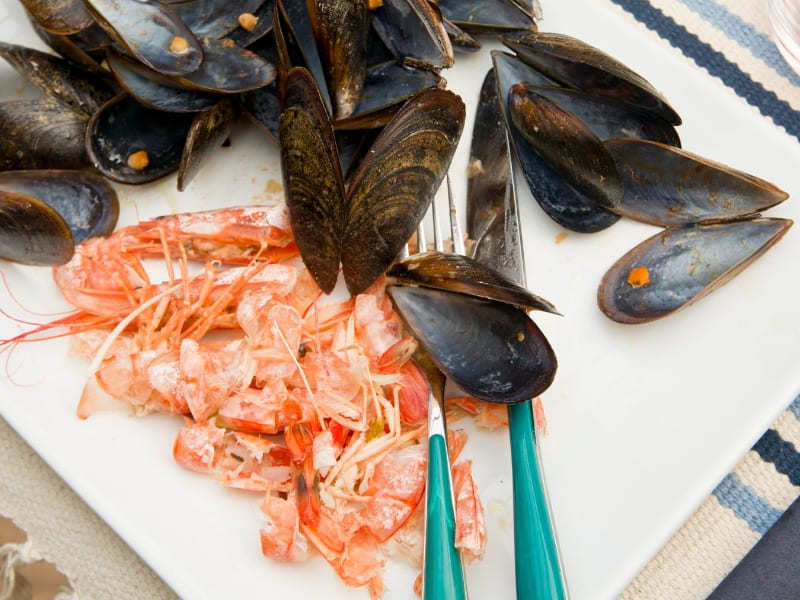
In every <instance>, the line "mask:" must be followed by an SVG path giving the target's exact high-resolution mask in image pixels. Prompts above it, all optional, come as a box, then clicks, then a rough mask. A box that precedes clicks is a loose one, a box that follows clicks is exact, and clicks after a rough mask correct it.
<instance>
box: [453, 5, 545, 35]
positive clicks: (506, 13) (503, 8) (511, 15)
mask: <svg viewBox="0 0 800 600" xmlns="http://www.w3.org/2000/svg"><path fill="white" fill-rule="evenodd" d="M437 4H438V5H439V9H440V10H441V11H442V15H443V16H444V17H446V18H447V19H448V20H450V21H452V22H453V23H455V24H456V25H458V26H459V27H461V28H462V29H463V30H465V31H467V32H470V33H474V34H476V35H477V34H482V33H492V32H504V31H519V30H526V29H527V30H536V23H534V21H533V19H532V18H531V15H530V14H526V13H525V12H524V11H523V10H522V9H520V8H519V7H518V6H516V5H515V4H513V3H512V2H509V0H481V1H480V2H464V0H438V2H437Z"/></svg>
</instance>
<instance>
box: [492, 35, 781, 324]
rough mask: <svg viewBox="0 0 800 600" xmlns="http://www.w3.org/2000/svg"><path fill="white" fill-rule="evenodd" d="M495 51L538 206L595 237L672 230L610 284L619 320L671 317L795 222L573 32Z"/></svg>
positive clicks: (514, 137)
mask: <svg viewBox="0 0 800 600" xmlns="http://www.w3.org/2000/svg"><path fill="white" fill-rule="evenodd" d="M503 43H504V45H505V46H506V47H507V48H508V49H510V50H511V51H512V52H504V51H499V50H498V51H493V52H492V59H493V70H494V74H495V78H496V81H497V90H498V97H499V98H501V99H503V101H501V102H500V105H501V106H500V111H501V112H502V116H503V119H504V121H505V123H506V127H507V131H508V136H507V137H508V138H509V139H510V142H509V143H510V144H511V146H512V147H513V150H514V154H515V156H516V157H517V159H518V161H519V164H520V166H521V168H522V172H523V174H524V178H525V180H526V182H527V184H528V186H529V188H530V191H531V193H532V195H533V197H534V199H535V200H536V201H537V202H538V204H539V206H540V207H541V208H542V210H543V211H544V212H545V213H546V214H547V215H548V216H549V217H550V218H552V219H553V220H554V221H555V222H556V223H558V224H559V225H561V226H562V227H564V228H566V229H569V230H571V231H575V232H580V233H594V232H598V231H601V230H603V229H606V228H608V227H610V226H612V225H613V224H614V223H616V222H617V221H618V220H619V219H620V218H621V217H627V218H630V219H634V220H637V221H641V222H644V223H649V224H651V225H656V226H660V227H662V228H663V231H661V232H660V233H658V234H656V235H655V236H653V237H651V238H650V239H648V240H646V241H644V242H642V243H641V244H639V245H637V246H636V247H635V248H633V249H632V250H630V251H629V252H628V253H626V254H625V255H624V256H623V257H621V258H620V259H619V260H618V261H616V262H615V263H614V264H613V265H612V267H611V268H610V269H609V270H608V271H607V272H606V274H605V275H604V276H603V278H602V280H601V282H600V285H599V289H598V293H597V301H598V305H599V307H600V309H601V310H602V312H603V313H604V314H605V315H607V316H608V317H609V318H611V319H613V320H614V321H617V322H620V323H643V322H648V321H652V320H654V319H658V318H661V317H664V316H666V315H669V314H671V313H673V312H675V311H676V310H678V309H680V308H682V307H685V306H687V305H689V304H691V303H692V302H694V301H696V300H698V299H699V298H701V297H703V296H705V295H706V294H708V293H709V292H710V291H712V290H714V289H715V288H717V287H719V286H720V285H722V284H723V283H725V282H726V281H728V280H729V279H730V278H731V277H733V276H734V275H736V274H737V273H739V272H740V271H741V270H742V269H744V268H745V267H746V266H747V265H749V264H750V263H751V262H752V261H753V260H755V259H756V258H757V257H759V256H761V255H762V254H763V253H764V252H765V251H766V250H768V249H769V248H771V247H772V246H773V245H774V244H775V243H776V242H777V241H778V240H780V239H781V237H782V236H783V235H784V234H785V233H786V232H787V231H788V229H789V228H790V227H791V225H792V221H790V220H788V219H781V218H762V217H761V216H760V213H761V212H762V211H764V210H767V209H769V208H771V207H773V206H775V205H777V204H779V203H780V202H782V201H784V200H785V199H786V198H788V194H786V193H785V192H784V191H782V190H780V189H779V188H777V187H776V186H775V185H773V184H771V183H769V182H767V181H764V180H763V179H760V178H758V177H756V176H754V175H751V174H748V173H744V172H742V171H739V170H736V169H733V168H731V167H728V166H726V165H723V164H720V163H718V162H715V161H712V160H709V159H707V158H704V157H702V156H699V155H697V154H693V153H691V152H688V151H686V150H683V149H681V143H680V138H679V136H678V133H677V131H676V127H677V126H679V125H680V124H681V118H680V116H679V115H678V113H677V112H676V111H675V110H674V109H673V108H672V107H671V106H670V105H669V103H668V102H667V101H666V100H665V99H664V97H663V96H662V95H661V94H659V93H658V91H657V90H656V89H655V88H654V87H653V86H652V85H651V84H650V83H649V82H648V81H647V80H646V79H645V78H644V77H642V76H641V75H640V74H638V73H636V72H634V71H633V70H631V69H630V68H629V67H627V66H626V65H624V64H622V63H621V62H619V61H618V60H616V59H615V58H613V57H611V56H609V55H608V54H606V53H605V52H603V51H602V50H600V49H598V48H595V47H593V46H590V45H588V44H586V43H585V42H582V41H580V40H578V39H575V38H572V37H570V36H566V35H562V34H556V33H545V32H538V31H537V32H524V33H519V32H515V33H509V34H507V35H505V36H504V37H503Z"/></svg>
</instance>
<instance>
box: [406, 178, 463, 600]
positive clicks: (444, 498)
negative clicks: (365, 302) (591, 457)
mask: <svg viewBox="0 0 800 600" xmlns="http://www.w3.org/2000/svg"><path fill="white" fill-rule="evenodd" d="M447 187H448V191H449V190H450V179H449V176H448V179H447ZM448 198H449V204H450V227H451V236H450V237H451V238H452V241H453V244H454V247H455V248H459V247H460V249H461V250H460V252H461V253H463V251H464V248H463V246H464V242H463V238H462V237H461V234H460V230H459V226H458V220H457V219H456V213H455V206H454V203H453V197H452V194H448ZM428 212H429V213H430V214H431V217H432V225H433V240H434V248H435V249H436V250H438V251H439V252H443V251H444V239H443V237H442V234H441V224H440V220H439V215H438V212H437V210H436V197H435V196H434V199H433V200H432V201H431V206H430V208H429V209H428ZM425 238H426V236H425V229H424V226H423V225H422V224H420V226H419V227H418V228H417V249H418V252H424V251H425V249H426V247H427V243H426V239H425ZM459 244H460V246H459ZM456 251H458V250H456ZM403 254H404V255H406V256H407V255H408V248H407V247H406V249H405V250H404V252H403ZM414 359H415V360H416V362H417V364H418V365H419V366H420V368H422V370H423V371H424V372H425V375H426V376H427V380H428V471H427V479H426V485H425V548H424V555H423V571H422V597H423V600H444V599H448V600H462V599H466V598H467V591H466V582H465V579H464V567H463V564H462V561H461V555H460V553H459V552H458V550H457V549H456V547H455V496H454V493H453V477H452V472H451V469H450V456H449V453H448V450H447V425H446V422H445V412H444V387H445V376H444V374H443V373H442V372H441V371H440V370H439V368H438V367H437V366H436V365H435V364H433V361H432V360H431V359H430V357H429V356H428V355H427V353H426V352H425V351H424V350H422V349H421V348H420V349H418V350H417V352H415V354H414Z"/></svg>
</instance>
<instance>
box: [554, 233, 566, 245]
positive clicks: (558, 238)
mask: <svg viewBox="0 0 800 600" xmlns="http://www.w3.org/2000/svg"><path fill="white" fill-rule="evenodd" d="M568 235H569V233H568V232H566V231H562V232H561V233H559V234H558V235H557V236H556V240H555V242H556V244H560V243H561V242H563V241H564V240H565V239H567V236H568Z"/></svg>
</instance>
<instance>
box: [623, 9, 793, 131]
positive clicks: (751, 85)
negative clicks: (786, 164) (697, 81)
mask: <svg viewBox="0 0 800 600" xmlns="http://www.w3.org/2000/svg"><path fill="white" fill-rule="evenodd" d="M612 1H613V2H614V3H615V4H618V5H619V6H621V7H622V8H623V9H625V10H626V11H628V12H629V13H631V14H632V15H633V16H634V17H635V18H636V20H638V21H639V22H641V23H643V24H644V25H646V26H647V27H648V28H650V29H652V30H653V31H655V32H656V33H657V34H658V35H660V36H661V37H662V38H664V39H665V40H667V41H668V42H669V43H670V44H672V45H673V46H674V47H676V48H679V49H680V50H681V51H682V52H683V53H684V54H685V55H686V56H687V57H689V58H691V59H693V60H694V62H695V63H696V64H697V65H698V66H700V67H703V68H705V69H706V70H707V71H708V72H709V73H710V74H711V75H713V76H715V77H718V78H719V79H721V80H722V82H723V83H725V85H727V86H728V87H729V88H731V89H733V90H734V91H735V92H736V93H737V94H738V95H740V96H741V97H742V98H744V99H745V100H747V101H748V102H749V103H750V104H752V105H753V106H755V107H756V108H758V110H760V111H761V114H762V115H764V116H766V117H770V118H772V120H773V121H774V122H775V124H776V125H779V126H781V127H783V128H785V129H786V131H787V132H788V133H789V134H790V135H793V136H794V137H796V138H797V139H798V140H800V113H798V112H797V111H795V110H794V109H792V107H791V106H790V105H789V104H788V103H787V102H785V101H783V100H781V99H780V98H778V97H777V96H776V95H775V94H774V93H773V92H770V91H769V90H766V89H764V87H763V86H762V85H761V84H760V83H758V82H757V81H753V80H752V79H751V78H750V77H749V76H748V75H747V74H746V73H744V72H743V71H742V70H741V69H739V67H737V66H736V65H735V64H734V63H732V62H730V61H729V60H728V59H727V58H725V56H724V55H723V54H722V53H720V52H718V51H717V50H714V48H712V47H711V46H709V45H708V44H707V43H705V42H703V41H701V40H700V39H699V38H698V37H697V36H696V35H694V34H693V33H690V32H689V31H687V30H686V28H685V27H683V26H682V25H679V24H678V23H676V22H675V21H674V20H673V19H672V18H671V17H668V16H667V15H665V14H664V13H663V12H662V11H661V10H659V9H657V8H655V7H654V6H653V5H651V4H650V3H649V2H645V1H644V0H612Z"/></svg>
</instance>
